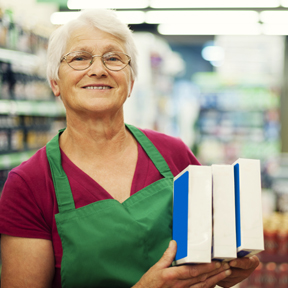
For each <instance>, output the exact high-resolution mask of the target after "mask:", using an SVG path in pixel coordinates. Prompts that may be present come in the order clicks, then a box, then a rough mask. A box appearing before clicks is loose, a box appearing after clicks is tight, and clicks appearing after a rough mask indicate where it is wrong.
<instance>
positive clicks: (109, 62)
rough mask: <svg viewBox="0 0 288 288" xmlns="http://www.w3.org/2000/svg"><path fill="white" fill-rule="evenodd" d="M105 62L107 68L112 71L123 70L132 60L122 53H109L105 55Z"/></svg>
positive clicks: (103, 57)
mask: <svg viewBox="0 0 288 288" xmlns="http://www.w3.org/2000/svg"><path fill="white" fill-rule="evenodd" d="M102 59H103V62H104V63H105V65H106V67H107V68H108V69H110V70H114V71H117V70H121V69H123V68H124V67H126V66H127V65H128V64H129V62H130V58H129V56H127V55H126V54H124V53H121V52H109V53H105V54H104V55H103V56H102Z"/></svg>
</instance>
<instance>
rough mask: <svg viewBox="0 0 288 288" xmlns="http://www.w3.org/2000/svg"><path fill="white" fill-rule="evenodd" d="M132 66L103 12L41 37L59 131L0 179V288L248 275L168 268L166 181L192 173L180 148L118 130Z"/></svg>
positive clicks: (129, 49)
mask: <svg viewBox="0 0 288 288" xmlns="http://www.w3.org/2000/svg"><path fill="white" fill-rule="evenodd" d="M135 58H136V49H135V45H134V42H133V38H132V34H131V31H130V30H129V28H128V27H127V26H126V25H124V24H123V23H121V22H120V21H119V20H118V19H117V17H116V16H115V14H114V12H112V11H108V10H90V11H88V12H83V13H82V14H81V16H80V17H79V18H78V19H76V20H73V21H71V22H70V23H68V24H66V25H64V26H62V27H61V28H58V29H57V30H56V31H55V32H54V33H53V35H52V36H51V39H50V43H49V47H48V70H47V71H48V78H49V80H50V84H51V87H52V90H53V92H54V94H55V96H56V97H59V96H60V97H61V99H62V101H63V103H64V105H65V108H66V115H67V127H66V129H63V130H61V131H59V134H58V135H57V136H55V137H54V138H53V139H52V140H51V141H50V142H49V143H48V144H47V145H46V146H45V147H43V148H42V149H40V150H39V151H38V152H37V153H36V154H35V155H34V156H33V157H31V158H30V159H29V160H28V161H26V162H24V163H22V164H21V165H20V166H19V167H16V168H14V169H13V170H12V171H11V172H10V174H9V177H8V179H7V182H6V185H5V187H4V190H3V193H2V197H1V201H0V232H1V234H2V236H1V251H2V263H3V266H2V288H6V287H9V288H10V287H21V288H23V287H29V288H31V287H33V288H38V287H39V288H40V287H63V288H64V287H69V288H72V287H78V288H79V287H94V288H95V287H110V288H112V287H113V288H115V287H132V286H133V285H134V286H133V287H135V288H142V287H145V288H147V287H151V288H153V287H195V288H196V287H214V286H215V285H216V284H218V285H222V286H223V287H231V286H232V285H234V284H236V283H237V282H240V281H242V280H243V279H245V278H246V277H247V276H248V275H249V274H250V273H251V272H252V271H253V270H254V269H255V268H256V266H257V265H258V262H259V261H258V258H257V257H256V256H254V257H251V258H245V259H236V260H233V261H232V262H230V264H225V265H223V264H222V265H221V264H220V263H219V262H212V263H208V264H201V265H191V266H189V265H186V266H179V267H171V264H172V261H173V259H174V257H175V253H176V249H177V248H176V243H175V242H174V241H170V240H171V201H172V183H173V175H174V176H175V175H176V174H178V173H179V172H180V171H182V170H183V169H184V168H186V167H187V166H188V165H189V164H195V165H198V164H199V163H198V161H197V159H196V158H195V157H194V155H193V154H192V152H191V151H190V150H189V149H188V147H187V146H185V145H184V143H183V142H182V141H181V140H179V139H175V138H173V137H170V136H166V135H163V134H160V133H157V132H154V131H151V130H139V129H137V128H135V127H133V126H130V125H125V124H124V117H123V104H124V103H125V101H126V99H127V98H128V97H129V96H130V94H131V91H132V88H133V84H134V79H135V76H136V74H137V67H136V59H135ZM164 252H165V253H164Z"/></svg>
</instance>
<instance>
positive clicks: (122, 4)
mask: <svg viewBox="0 0 288 288" xmlns="http://www.w3.org/2000/svg"><path fill="white" fill-rule="evenodd" d="M148 5H149V1H148V0H137V1H135V0H121V1H120V0H104V1H96V0H68V2H67V7H68V8H69V9H91V8H114V9H143V8H147V7H148Z"/></svg>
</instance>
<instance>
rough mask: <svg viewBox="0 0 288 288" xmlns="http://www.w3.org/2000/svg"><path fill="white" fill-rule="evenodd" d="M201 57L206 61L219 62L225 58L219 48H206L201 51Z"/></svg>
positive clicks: (222, 50)
mask: <svg viewBox="0 0 288 288" xmlns="http://www.w3.org/2000/svg"><path fill="white" fill-rule="evenodd" d="M201 55H202V57H203V59H205V60H206V61H213V62H220V61H223V60H224V58H225V53H224V49H223V48H222V47H220V46H206V47H204V48H203V49H202V51H201Z"/></svg>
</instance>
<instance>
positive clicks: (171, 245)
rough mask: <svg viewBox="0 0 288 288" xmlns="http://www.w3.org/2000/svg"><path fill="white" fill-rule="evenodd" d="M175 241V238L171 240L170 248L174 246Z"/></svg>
mask: <svg viewBox="0 0 288 288" xmlns="http://www.w3.org/2000/svg"><path fill="white" fill-rule="evenodd" d="M173 242H174V241H173V240H171V241H170V242H169V248H171V247H173V245H174V243H173Z"/></svg>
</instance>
